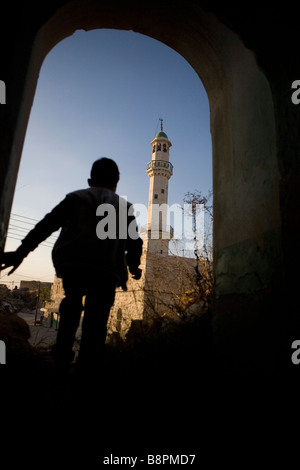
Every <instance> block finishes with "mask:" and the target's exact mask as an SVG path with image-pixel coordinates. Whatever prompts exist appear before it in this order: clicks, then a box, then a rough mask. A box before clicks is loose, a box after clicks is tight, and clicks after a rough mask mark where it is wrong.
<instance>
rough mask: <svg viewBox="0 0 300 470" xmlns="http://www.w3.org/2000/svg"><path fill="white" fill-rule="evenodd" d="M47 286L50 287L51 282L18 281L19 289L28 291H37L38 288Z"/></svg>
mask: <svg viewBox="0 0 300 470" xmlns="http://www.w3.org/2000/svg"><path fill="white" fill-rule="evenodd" d="M45 287H48V288H49V289H51V287H52V282H41V281H20V289H26V290H28V291H29V292H30V293H34V292H38V290H39V289H40V290H41V289H43V288H45Z"/></svg>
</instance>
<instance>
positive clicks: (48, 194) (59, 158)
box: [2, 30, 212, 281]
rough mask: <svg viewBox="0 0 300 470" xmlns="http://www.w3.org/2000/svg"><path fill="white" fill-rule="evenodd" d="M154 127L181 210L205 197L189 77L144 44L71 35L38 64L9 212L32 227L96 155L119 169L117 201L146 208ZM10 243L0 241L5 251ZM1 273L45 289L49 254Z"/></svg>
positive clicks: (204, 133)
mask: <svg viewBox="0 0 300 470" xmlns="http://www.w3.org/2000/svg"><path fill="white" fill-rule="evenodd" d="M7 105H8V106H9V103H8V104H7ZM159 118H163V120H164V121H163V122H164V131H165V132H166V134H167V135H168V137H169V139H170V140H171V142H172V147H171V150H170V161H171V162H172V164H173V165H174V173H173V177H172V179H171V180H170V183H169V204H170V205H172V204H174V203H178V204H181V205H182V204H183V197H184V195H185V193H186V192H188V191H194V190H201V191H202V192H203V194H207V192H208V190H210V189H212V156H211V152H212V151H211V135H210V129H209V105H208V99H207V95H206V92H205V90H204V87H203V85H202V83H201V81H200V79H199V77H198V76H197V74H196V72H195V71H194V70H193V68H192V67H191V66H190V65H189V64H188V62H187V61H186V60H185V59H184V58H183V57H182V56H181V55H179V54H178V53H177V52H175V51H174V50H173V49H170V48H169V47H167V46H166V45H164V44H162V43H160V42H159V41H156V40H154V39H151V38H149V37H147V36H143V35H141V34H137V33H133V32H128V31H116V30H93V31H89V32H85V31H82V30H80V31H76V32H75V33H74V34H73V35H72V36H70V37H69V38H66V39H65V40H64V41H62V42H60V43H59V44H58V45H57V46H56V47H55V48H54V49H52V51H50V53H49V54H48V55H47V57H46V58H45V60H44V63H43V65H42V68H41V71H40V76H39V81H38V85H37V89H36V95H35V99H34V104H33V107H32V111H31V115H30V120H29V124H28V128H27V134H26V139H25V144H24V149H23V155H22V160H21V166H20V171H19V176H18V181H17V188H16V193H15V197H14V203H13V210H12V212H13V213H14V214H18V215H21V216H26V217H31V218H33V219H38V220H39V219H41V218H42V217H43V216H44V215H45V214H46V213H47V212H49V211H50V210H51V209H52V208H53V207H54V206H55V205H56V204H57V203H59V202H60V200H61V199H63V198H64V196H65V194H67V193H68V192H70V191H73V190H76V189H80V188H85V187H86V186H87V183H86V180H87V178H88V177H89V171H90V167H91V165H92V163H93V161H94V160H96V159H97V158H100V157H102V156H107V157H110V158H113V159H114V160H115V161H116V162H117V164H118V166H119V169H120V173H121V179H120V183H119V186H118V191H117V192H118V193H119V194H120V195H126V196H127V197H128V200H130V201H131V202H133V203H141V204H145V205H147V204H148V189H149V178H148V176H147V174H146V165H147V162H148V161H150V160H151V157H152V154H151V146H150V142H151V140H152V139H153V138H154V136H155V134H156V132H158V131H159ZM17 219H18V220H19V221H21V220H24V221H27V222H28V224H27V225H26V224H23V223H20V222H19V223H18V220H17ZM30 223H35V222H34V221H31V220H30V219H22V218H15V220H14V221H13V220H11V224H12V225H14V227H15V228H14V230H15V232H14V233H13V232H12V230H13V229H11V232H10V234H11V236H14V237H16V238H20V234H21V233H24V234H25V232H22V231H21V230H20V227H27V228H30V227H31V225H29V224H30ZM24 230H25V229H24ZM50 242H51V240H49V241H48V243H50ZM19 243H20V242H19V241H17V240H14V239H12V238H9V239H8V241H7V244H6V251H8V250H13V249H15V248H16V247H17V246H18V245H19ZM5 273H6V271H5V272H4V273H2V279H3V280H10V281H11V280H15V281H18V280H20V279H21V278H23V279H29V278H34V279H41V280H47V281H48V280H49V281H52V280H53V275H54V270H53V267H52V263H51V250H50V248H49V247H46V246H44V247H42V246H41V247H40V248H38V249H37V250H36V251H35V252H34V253H32V254H30V255H29V256H28V258H27V259H26V260H25V261H24V262H23V264H22V265H21V266H20V267H19V268H18V270H17V271H16V274H15V275H13V276H10V277H9V278H7V277H6V276H4V274H5ZM25 276H28V277H25Z"/></svg>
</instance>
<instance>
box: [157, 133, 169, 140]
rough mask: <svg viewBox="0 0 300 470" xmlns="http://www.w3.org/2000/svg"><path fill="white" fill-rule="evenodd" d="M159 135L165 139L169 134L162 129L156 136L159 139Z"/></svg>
mask: <svg viewBox="0 0 300 470" xmlns="http://www.w3.org/2000/svg"><path fill="white" fill-rule="evenodd" d="M158 137H164V138H165V139H167V138H168V136H167V134H165V132H162V131H160V132H159V133H158V134H156V136H155V138H156V139H157V138H158Z"/></svg>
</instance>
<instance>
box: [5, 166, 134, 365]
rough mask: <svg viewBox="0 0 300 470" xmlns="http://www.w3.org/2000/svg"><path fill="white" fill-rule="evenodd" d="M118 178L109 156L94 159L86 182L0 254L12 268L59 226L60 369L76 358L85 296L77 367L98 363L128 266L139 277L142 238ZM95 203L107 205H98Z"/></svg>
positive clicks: (55, 351) (56, 253)
mask: <svg viewBox="0 0 300 470" xmlns="http://www.w3.org/2000/svg"><path fill="white" fill-rule="evenodd" d="M118 180H119V169H118V166H117V165H116V163H115V162H114V161H113V160H111V159H108V158H101V159H100V160H97V161H95V162H94V164H93V166H92V169H91V178H90V179H88V184H89V186H90V187H89V188H88V189H83V190H79V191H74V192H72V193H69V194H67V196H66V198H65V199H64V200H63V201H62V202H61V203H60V204H58V205H57V206H56V207H55V208H54V209H53V210H52V212H50V213H49V214H47V215H46V216H45V217H44V219H42V220H41V221H40V222H39V223H38V224H37V225H36V226H35V227H34V229H33V230H31V231H30V232H29V233H28V235H27V236H26V237H25V238H24V240H23V241H22V245H21V246H20V247H19V248H18V249H17V250H16V251H14V252H8V253H3V254H2V256H1V264H0V269H5V268H7V267H9V266H13V269H12V270H11V271H10V272H9V274H11V273H13V272H14V271H15V270H16V269H17V267H18V266H19V265H20V264H21V263H22V261H23V259H24V258H25V257H26V256H27V255H28V253H29V252H30V251H33V250H34V249H35V248H36V247H37V246H38V245H39V243H41V242H42V241H44V240H45V239H46V238H48V237H49V235H51V233H52V232H55V231H56V230H58V229H59V228H61V232H60V235H59V237H58V239H57V241H56V243H55V245H54V247H53V251H52V259H53V264H54V267H55V270H56V274H57V276H58V277H60V278H62V281H63V288H64V291H65V298H64V299H63V300H62V302H61V305H60V309H59V313H60V322H59V328H58V332H57V339H56V344H55V346H54V347H53V350H52V354H53V358H54V360H55V362H56V364H57V365H58V367H59V368H61V369H62V370H67V369H68V367H69V365H70V363H71V362H72V360H73V358H74V352H73V343H74V340H75V334H76V330H77V328H78V326H79V321H80V316H81V312H82V310H83V305H82V299H83V296H86V297H85V306H84V311H85V312H84V317H83V321H82V336H81V342H80V350H79V355H78V361H77V366H78V367H79V369H81V370H84V369H85V368H88V369H90V368H92V369H93V368H94V367H97V363H98V362H99V359H100V358H101V356H102V352H103V348H104V343H105V338H106V324H107V320H108V316H109V312H110V308H111V306H112V305H113V303H114V297H115V288H116V286H122V288H123V289H124V290H126V282H127V279H128V271H127V266H128V268H129V271H130V273H131V274H132V275H133V277H134V278H135V279H139V278H140V277H141V270H140V269H139V264H140V257H141V253H142V240H141V238H140V237H139V236H138V233H137V226H136V221H135V217H134V215H133V211H132V206H131V204H130V203H127V202H126V201H125V200H124V199H122V198H120V197H119V196H118V195H117V194H116V192H115V191H116V187H117V183H118ZM106 205H107V206H106ZM100 206H101V207H100ZM99 207H100V209H101V208H104V209H108V211H104V210H100V211H99ZM96 212H97V213H101V214H102V217H99V216H97V215H96ZM128 214H129V215H128ZM130 214H131V215H130ZM101 220H102V225H101ZM98 224H100V225H98ZM122 224H123V226H121V225H122ZM124 224H125V227H124ZM124 229H125V230H124ZM124 234H125V235H124ZM130 234H131V235H130ZM107 235H108V236H107Z"/></svg>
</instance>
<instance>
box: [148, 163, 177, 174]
mask: <svg viewBox="0 0 300 470" xmlns="http://www.w3.org/2000/svg"><path fill="white" fill-rule="evenodd" d="M161 169H163V170H167V171H168V172H169V174H170V176H171V175H172V174H173V165H172V163H170V162H166V161H164V160H152V161H151V162H149V163H147V173H148V174H149V173H151V170H161Z"/></svg>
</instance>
